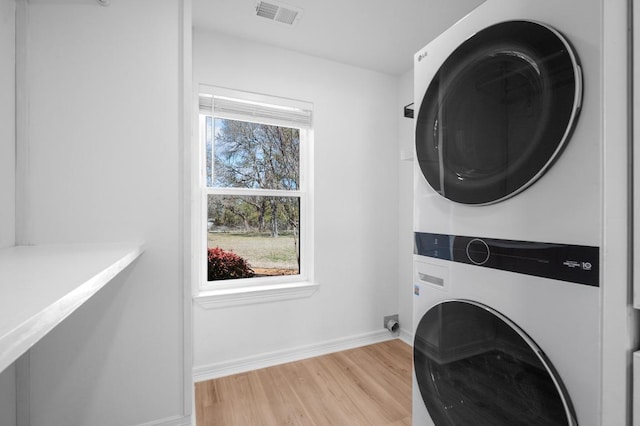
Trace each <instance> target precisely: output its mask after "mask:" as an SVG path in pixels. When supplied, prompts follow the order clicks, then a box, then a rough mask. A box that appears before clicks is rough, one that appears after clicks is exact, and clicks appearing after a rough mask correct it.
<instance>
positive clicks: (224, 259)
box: [207, 195, 300, 281]
mask: <svg viewBox="0 0 640 426" xmlns="http://www.w3.org/2000/svg"><path fill="white" fill-rule="evenodd" d="M207 201H208V202H207V219H208V222H207V228H208V229H207V247H208V249H209V256H208V259H207V270H208V281H216V280H224V279H233V278H250V277H263V276H273V275H297V274H299V273H300V232H299V229H300V198H299V197H266V196H239V195H208V200H207Z"/></svg>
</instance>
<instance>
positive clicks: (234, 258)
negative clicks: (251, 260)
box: [207, 247, 255, 281]
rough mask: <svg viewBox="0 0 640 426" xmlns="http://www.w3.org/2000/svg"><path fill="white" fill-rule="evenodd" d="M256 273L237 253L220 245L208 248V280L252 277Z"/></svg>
mask: <svg viewBox="0 0 640 426" xmlns="http://www.w3.org/2000/svg"><path fill="white" fill-rule="evenodd" d="M254 275H255V272H254V271H253V269H251V266H249V264H248V263H247V261H246V260H244V259H243V258H242V257H240V256H238V255H237V254H235V253H232V252H229V251H225V250H222V249H221V248H220V247H215V248H210V249H209V250H208V262H207V280H208V281H215V280H227V279H233V278H251V277H253V276H254Z"/></svg>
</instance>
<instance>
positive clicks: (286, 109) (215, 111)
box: [199, 93, 312, 128]
mask: <svg viewBox="0 0 640 426" xmlns="http://www.w3.org/2000/svg"><path fill="white" fill-rule="evenodd" d="M254 97H256V98H257V97H258V95H256V96H254ZM259 97H260V98H266V97H264V96H259ZM284 101H285V102H282V103H280V102H277V101H276V102H269V99H267V100H266V101H265V100H264V99H259V100H258V99H240V98H234V97H231V96H226V95H224V96H223V95H212V94H202V93H201V94H200V96H199V107H200V113H201V114H212V115H215V116H220V117H225V118H232V119H233V118H237V119H244V120H252V121H257V122H264V123H267V124H276V125H280V126H288V127H301V128H311V124H312V111H311V105H310V104H307V103H305V102H298V101H291V100H284Z"/></svg>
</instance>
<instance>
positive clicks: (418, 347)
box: [413, 300, 577, 426]
mask: <svg viewBox="0 0 640 426" xmlns="http://www.w3.org/2000/svg"><path fill="white" fill-rule="evenodd" d="M413 357H414V368H415V375H416V380H417V382H418V387H419V389H420V393H421V395H422V399H423V400H424V403H425V405H426V407H427V410H428V411H429V415H430V416H431V418H432V420H433V422H434V424H435V425H436V426H456V425H474V426H483V425H484V426H513V425H527V426H536V425H539V426H551V425H563V426H566V425H577V421H576V416H575V413H574V410H573V407H572V405H571V401H570V399H569V397H568V395H567V393H566V390H565V388H564V386H563V385H562V382H561V380H560V377H559V376H558V375H557V373H556V372H555V371H554V369H553V367H552V365H551V363H550V362H549V360H548V359H547V358H546V357H545V355H544V354H543V352H542V351H541V350H540V348H539V347H538V346H536V344H535V343H534V342H533V341H532V340H531V339H530V338H529V337H528V336H527V335H526V334H525V333H524V332H523V331H522V330H520V329H519V328H518V327H517V326H516V325H515V324H513V323H512V322H511V321H509V320H508V319H507V318H505V317H504V316H503V315H501V314H500V313H498V312H496V311H494V310H492V309H490V308H489V307H487V306H484V305H481V304H479V303H476V302H471V301H464V300H456V301H447V302H443V303H441V304H439V305H436V306H435V307H433V308H431V309H430V310H429V311H428V312H427V313H426V314H425V315H424V316H423V317H422V319H421V320H420V323H419V325H418V328H417V329H416V335H415V341H414V351H413Z"/></svg>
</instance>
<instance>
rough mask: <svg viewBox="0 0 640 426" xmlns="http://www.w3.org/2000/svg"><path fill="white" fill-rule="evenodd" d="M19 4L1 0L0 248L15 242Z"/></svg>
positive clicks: (11, 0)
mask: <svg viewBox="0 0 640 426" xmlns="http://www.w3.org/2000/svg"><path fill="white" fill-rule="evenodd" d="M15 7H16V5H15V1H14V0H0V93H1V94H2V96H0V248H2V247H10V246H12V245H13V244H14V241H15V240H14V239H15V96H14V94H15V89H14V88H15Z"/></svg>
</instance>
